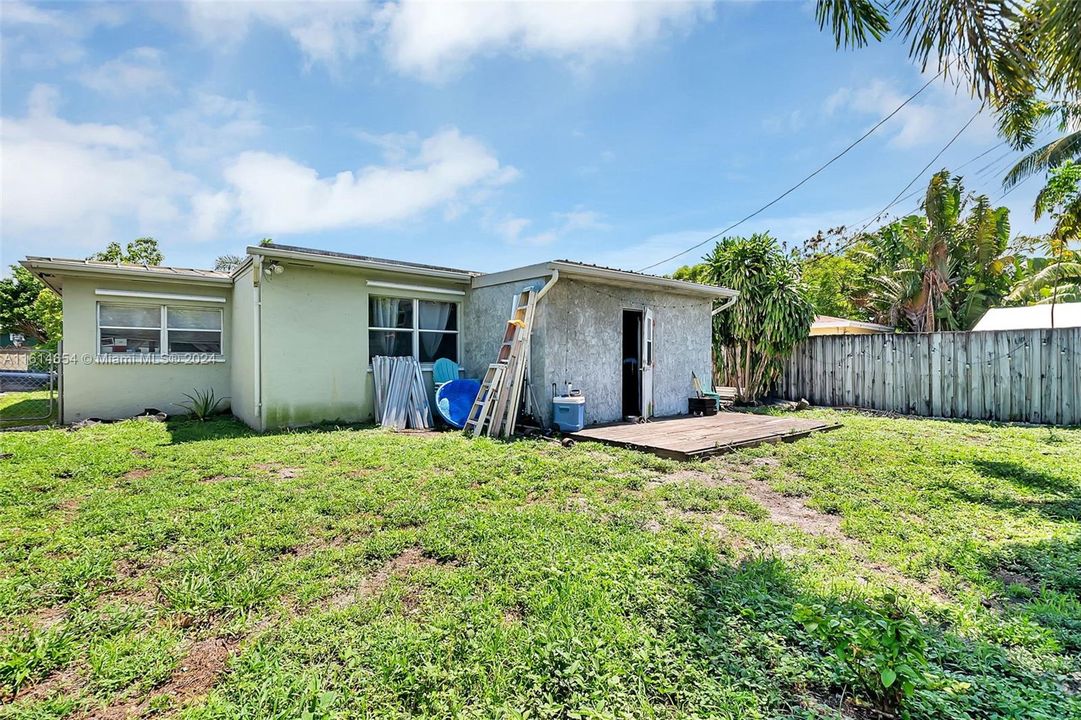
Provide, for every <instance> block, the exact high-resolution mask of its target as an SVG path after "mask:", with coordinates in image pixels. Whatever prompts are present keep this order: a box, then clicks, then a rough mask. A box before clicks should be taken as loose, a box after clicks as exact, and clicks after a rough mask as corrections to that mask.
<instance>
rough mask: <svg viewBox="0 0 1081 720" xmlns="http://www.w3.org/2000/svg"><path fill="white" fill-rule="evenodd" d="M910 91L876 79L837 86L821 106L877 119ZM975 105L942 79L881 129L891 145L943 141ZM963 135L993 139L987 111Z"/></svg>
mask: <svg viewBox="0 0 1081 720" xmlns="http://www.w3.org/2000/svg"><path fill="white" fill-rule="evenodd" d="M910 94H911V93H910V92H901V91H900V90H898V89H897V88H896V86H894V85H893V84H892V83H890V82H887V81H885V80H881V79H878V80H873V81H871V82H870V83H868V84H867V85H864V86H862V87H856V88H851V87H843V88H840V89H838V90H837V91H836V92H834V93H833V94H832V95H830V97H829V98H827V99H826V102H825V104H824V106H823V109H824V110H825V112H826V114H827V115H831V116H836V115H838V114H841V113H852V114H856V115H860V116H870V117H874V118H875V119H876V121H877V119H878V118H880V117H884V116H886V115H888V114H889V113H891V112H892V111H893V110H894V109H895V108H897V107H898V106H899V105H900V104H901V103H903V102H904V101H905V98H907V97H908V96H909V95H910ZM978 107H979V101H977V100H973V99H972V98H970V97H968V96H967V95H964V94H963V93H958V92H955V91H954V90H953V89H952V88H951V87H950V86H948V85H946V84H944V83H941V84H936V85H932V86H931V87H929V88H927V90H925V91H924V92H923V93H922V94H921V95H920V96H919V97H918V98H916V99H915V100H913V101H912V102H910V103H909V104H908V105H906V106H905V107H904V108H902V109H901V110H900V112H898V113H897V114H896V115H895V116H894V117H893V118H891V119H890V120H889V121H888V122H887V123H886V125H884V126H883V128H882V130H881V131H880V132H883V133H885V134H888V135H889V137H890V145H892V146H893V147H896V148H899V149H909V148H914V147H920V146H924V145H930V144H935V143H945V142H946V140H948V139H949V138H950V137H951V136H952V135H953V134H954V133H955V132H957V130H959V129H960V128H961V126H962V125H963V124H964V123H965V121H966V120H968V118H969V117H970V116H971V115H972V114H973V113H974V112H976V109H977V108H978ZM965 136H966V137H967V138H968V139H969V140H978V141H980V142H983V141H990V140H993V139H994V138H995V127H994V121H993V119H992V118H991V117H990V114H989V113H985V114H984V115H982V116H981V117H979V118H977V119H976V121H975V122H973V123H972V125H971V126H969V129H968V130H967V131H966V133H965Z"/></svg>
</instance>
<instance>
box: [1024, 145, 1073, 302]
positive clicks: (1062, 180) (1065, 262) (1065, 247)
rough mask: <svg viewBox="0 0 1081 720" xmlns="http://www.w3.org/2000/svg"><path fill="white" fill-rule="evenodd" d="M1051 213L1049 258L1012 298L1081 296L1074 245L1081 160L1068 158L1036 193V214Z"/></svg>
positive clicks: (1046, 241)
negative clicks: (1080, 162)
mask: <svg viewBox="0 0 1081 720" xmlns="http://www.w3.org/2000/svg"><path fill="white" fill-rule="evenodd" d="M1044 215H1050V217H1051V219H1052V221H1053V223H1054V224H1053V226H1052V228H1051V232H1049V233H1048V234H1047V235H1046V236H1045V237H1044V240H1043V243H1042V245H1043V248H1042V249H1043V250H1044V251H1045V252H1046V253H1047V262H1046V263H1044V264H1043V266H1042V267H1041V268H1039V269H1038V270H1037V271H1036V272H1034V273H1031V274H1029V275H1028V276H1026V277H1024V278H1023V279H1021V280H1020V281H1019V282H1018V283H1017V284H1016V285H1015V286H1014V288H1013V291H1012V292H1011V293H1010V295H1009V299H1010V300H1014V301H1022V302H1030V303H1049V302H1070V301H1077V300H1081V253H1079V252H1077V251H1075V250H1074V249H1073V248H1071V247H1070V245H1071V243H1077V241H1078V240H1079V238H1081V164H1078V163H1074V162H1066V163H1063V164H1062V165H1059V166H1058V167H1055V168H1053V169H1052V170H1051V172H1050V174H1049V179H1048V182H1047V186H1046V187H1044V189H1043V190H1041V191H1040V194H1039V195H1038V196H1037V197H1036V208H1035V218H1036V219H1037V220H1039V219H1040V218H1041V217H1043V216H1044Z"/></svg>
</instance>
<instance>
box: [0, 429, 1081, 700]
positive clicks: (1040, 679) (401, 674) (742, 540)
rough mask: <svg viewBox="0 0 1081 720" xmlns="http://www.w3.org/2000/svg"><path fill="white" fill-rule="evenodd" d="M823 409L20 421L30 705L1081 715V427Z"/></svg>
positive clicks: (0, 551) (23, 656)
mask: <svg viewBox="0 0 1081 720" xmlns="http://www.w3.org/2000/svg"><path fill="white" fill-rule="evenodd" d="M809 414H811V415H815V416H821V417H824V418H828V419H831V420H837V421H839V422H842V423H843V424H844V427H843V428H842V429H840V430H837V431H835V432H831V433H825V434H820V435H816V436H813V437H811V438H809V439H806V440H803V441H800V442H798V443H794V444H791V445H780V446H769V447H763V448H757V449H753V450H748V451H744V452H741V453H738V454H734V455H729V456H725V457H723V458H719V459H715V460H712V461H710V462H707V463H702V464H693V465H684V464H679V463H674V462H670V461H664V460H659V459H657V458H654V457H652V456H647V455H642V454H637V453H634V452H630V451H623V450H617V449H611V448H606V447H602V446H600V445H592V444H578V445H577V446H575V447H572V448H564V447H562V446H560V445H558V444H555V443H549V442H540V441H537V442H534V441H522V442H514V443H501V442H495V441H490V440H487V439H482V440H475V441H474V440H467V439H465V438H463V437H462V436H461V435H459V434H456V433H445V434H392V433H388V432H383V431H380V430H374V429H352V428H347V429H320V430H313V431H307V432H293V433H283V434H268V435H258V434H255V433H253V432H251V431H249V430H247V429H246V428H245V427H243V426H242V425H239V424H237V423H235V422H233V421H231V420H225V419H222V420H217V421H213V422H208V423H202V424H200V423H192V422H185V421H181V422H175V423H173V422H170V423H168V424H160V423H152V422H141V421H128V422H123V423H117V424H113V425H100V426H94V427H88V428H84V429H82V430H78V431H75V432H66V431H63V430H46V431H41V432H35V433H13V434H6V435H0V453H3V454H2V455H0V457H2V459H0V703H6V705H2V706H0V717H5V718H38V719H41V718H60V717H72V718H86V717H109V718H123V717H134V716H145V717H162V716H173V717H182V718H188V719H195V718H199V719H210V718H221V719H223V720H225V719H232V718H308V719H316V718H364V717H380V718H382V717H401V718H405V717H418V716H427V717H448V716H459V717H506V718H543V717H565V718H639V717H647V718H648V717H659V718H675V717H703V718H704V717H710V718H715V717H722V718H723V717H727V718H766V717H770V718H773V717H791V718H815V717H821V718H826V717H838V712H839V711H840V713H841V714H842V715H843V716H845V717H852V718H857V717H867V718H871V717H888V716H889V714H888V713H890V712H898V713H899V714H901V715H905V716H911V717H916V718H968V717H976V718H1055V719H1056V720H1060V719H1062V718H1068V717H1081V700H1079V697H1078V694H1077V693H1078V692H1079V690H1081V660H1079V656H1081V430H1077V429H1071V430H1054V431H1053V432H1052V431H1049V430H1047V429H1040V428H1020V427H1005V426H992V425H987V424H975V423H952V422H940V421H929V420H906V419H886V418H875V417H866V416H861V415H857V414H841V413H835V412H829V411H814V412H811V413H809ZM837 647H840V648H842V649H845V650H847V651H848V654H847V655H845V656H844V657H842V656H841V655H839V654H838V653H836V652H834V649H835V648H837ZM903 691H907V692H903ZM873 702H877V704H878V707H880V708H886V710H885V712H886V713H887V714H883V712H874V711H871V710H869V709H868V708H869V707H870V706H871V704H872V703H873ZM898 703H899V705H898ZM888 708H892V710H889V709H888Z"/></svg>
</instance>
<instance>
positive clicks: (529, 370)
mask: <svg viewBox="0 0 1081 720" xmlns="http://www.w3.org/2000/svg"><path fill="white" fill-rule="evenodd" d="M557 282H559V269H558V268H552V277H550V278H548V282H546V283H544V287H542V288H541V289H540V290H538V291H537V298H536V300H535V301H534V304H536V303H539V302H540V301H541V299H542V298H543V297H544V296H545V295H547V294H548V291H549V290H551V289H552V286H553V285H555V284H556V283H557ZM534 312H536V310H535V309H534ZM529 334H530V335H531V336H532V334H533V329H532V328H530V329H529ZM532 374H533V342H532V339H531V340H530V343H529V357H528V358H526V376H525V379H526V387H527V388H528V389H529V392H528V394H527V395H526V407H532V405H533V381H532V379H531V378H530V376H531V375H532ZM532 410H533V412H534V413H539V412H540V408H532Z"/></svg>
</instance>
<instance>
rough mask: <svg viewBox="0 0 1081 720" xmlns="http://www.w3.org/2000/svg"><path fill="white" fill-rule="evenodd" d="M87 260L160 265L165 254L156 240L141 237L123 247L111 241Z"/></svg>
mask: <svg viewBox="0 0 1081 720" xmlns="http://www.w3.org/2000/svg"><path fill="white" fill-rule="evenodd" d="M87 260H100V261H102V262H119V263H131V264H133V265H161V263H162V262H163V261H164V260H165V256H164V255H162V252H161V250H160V249H159V248H158V241H157V240H155V239H154V238H152V237H141V238H136V239H135V240H132V241H131V242H129V243H128V244H127V246H126V247H124V248H121V247H120V243H117V242H111V243H109V244H108V245H106V246H105V249H104V250H101V251H100V252H96V253H94V254H93V255H91V256H90V257H88V258H87Z"/></svg>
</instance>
